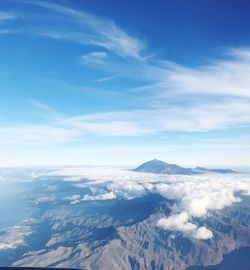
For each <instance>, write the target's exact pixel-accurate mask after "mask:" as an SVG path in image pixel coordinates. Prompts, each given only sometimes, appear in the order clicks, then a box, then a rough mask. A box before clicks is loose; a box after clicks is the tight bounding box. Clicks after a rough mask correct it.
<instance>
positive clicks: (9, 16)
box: [0, 11, 17, 22]
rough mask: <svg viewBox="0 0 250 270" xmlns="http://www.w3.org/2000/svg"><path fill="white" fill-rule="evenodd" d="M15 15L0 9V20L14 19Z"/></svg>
mask: <svg viewBox="0 0 250 270" xmlns="http://www.w3.org/2000/svg"><path fill="white" fill-rule="evenodd" d="M16 18H17V16H16V15H15V14H13V13H9V12H2V11H0V22H1V21H6V20H13V19H16Z"/></svg>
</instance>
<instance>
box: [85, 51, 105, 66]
mask: <svg viewBox="0 0 250 270" xmlns="http://www.w3.org/2000/svg"><path fill="white" fill-rule="evenodd" d="M107 57H108V55H107V53H106V52H91V53H88V54H85V55H82V56H81V62H82V63H83V64H102V63H104V62H105V60H106V59H107Z"/></svg>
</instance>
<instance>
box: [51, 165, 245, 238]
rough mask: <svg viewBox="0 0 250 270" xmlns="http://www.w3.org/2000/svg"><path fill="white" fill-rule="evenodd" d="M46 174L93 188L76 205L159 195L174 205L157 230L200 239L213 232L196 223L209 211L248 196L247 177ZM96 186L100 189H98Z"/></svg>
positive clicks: (109, 171) (95, 171)
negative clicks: (160, 229)
mask: <svg viewBox="0 0 250 270" xmlns="http://www.w3.org/2000/svg"><path fill="white" fill-rule="evenodd" d="M49 175H50V176H61V177H63V179H64V180H65V181H72V185H76V186H78V187H84V188H85V187H89V186H90V187H92V189H91V190H92V191H91V193H90V194H87V195H85V196H84V197H83V198H81V199H80V198H78V197H77V198H76V199H77V200H73V201H75V203H78V202H80V201H83V200H108V199H114V198H123V199H133V198H136V197H141V196H145V195H146V194H149V193H158V194H160V195H162V196H163V197H165V198H167V199H171V200H174V201H175V203H174V205H173V206H172V209H171V214H170V215H169V216H166V217H162V218H161V219H159V220H158V222H157V224H156V227H160V228H162V229H165V230H170V231H178V232H181V233H183V234H184V235H186V236H188V237H193V238H197V239H203V240H206V239H210V238H212V237H213V232H212V231H211V230H209V228H207V227H206V226H203V225H199V223H197V220H201V221H202V222H205V220H206V217H207V216H208V215H209V213H210V212H212V211H216V210H222V209H223V208H225V207H228V206H230V205H232V204H233V203H239V202H241V198H240V194H243V195H247V196H250V176H249V175H248V174H230V175H219V174H204V175H192V176H183V175H171V176H170V175H155V174H149V173H139V172H132V171H128V170H122V169H118V168H66V169H62V170H58V171H53V172H51V173H50V174H49ZM81 179H85V180H81ZM86 179H88V180H86ZM74 180H75V181H74ZM99 184H101V186H102V187H101V188H100V189H98V185H99ZM103 187H105V189H104V188H103Z"/></svg>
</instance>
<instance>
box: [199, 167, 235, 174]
mask: <svg viewBox="0 0 250 270" xmlns="http://www.w3.org/2000/svg"><path fill="white" fill-rule="evenodd" d="M195 170H197V171H200V172H212V173H237V172H236V171H233V170H230V169H208V168H204V167H196V168H195Z"/></svg>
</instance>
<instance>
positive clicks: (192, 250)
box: [0, 179, 250, 270]
mask: <svg viewBox="0 0 250 270" xmlns="http://www.w3.org/2000/svg"><path fill="white" fill-rule="evenodd" d="M48 183H49V184H50V185H52V184H53V186H56V187H57V189H56V191H55V190H54V191H53V196H57V197H58V198H63V197H64V196H70V195H72V194H75V193H76V192H77V191H78V192H79V188H77V187H72V186H71V185H70V183H67V182H61V181H57V180H51V179H50V180H48V181H46V180H42V181H36V182H35V183H32V185H33V192H32V196H31V197H30V198H29V200H30V201H33V200H34V199H36V198H38V197H39V196H40V195H41V194H43V196H46V197H49V196H50V195H51V194H52V191H49V190H47V191H46V189H44V186H45V184H48ZM29 185H31V184H29ZM80 191H81V192H82V193H88V192H89V189H88V188H87V187H86V188H85V189H84V188H81V189H80ZM174 204H175V201H174V200H167V199H166V198H164V197H162V196H161V195H159V194H148V195H146V196H143V197H139V198H135V199H130V200H125V199H113V200H103V201H89V202H87V201H83V202H80V203H77V204H70V203H69V202H65V201H63V200H60V199H58V200H55V201H53V200H51V201H44V202H41V203H39V204H38V205H37V211H36V212H35V214H34V216H33V218H34V219H35V221H33V222H32V223H31V224H30V225H29V227H30V228H31V229H32V234H31V235H27V236H26V237H25V245H22V246H20V247H17V248H16V249H14V250H13V249H6V250H0V265H13V266H35V267H69V268H70V267H71V268H73V267H74V268H79V269H89V270H90V269H91V270H92V269H94V270H99V269H101V270H109V269H119V270H120V269H124V270H127V269H133V270H135V269H137V270H138V269H154V270H156V269H157V270H163V269H164V270H174V269H175V270H184V269H186V268H187V267H189V266H192V265H211V264H217V263H220V262H221V261H222V259H223V256H224V254H227V253H229V252H231V251H233V250H235V249H237V248H239V247H242V246H250V204H249V200H248V199H247V197H246V198H245V199H244V200H243V201H242V202H241V203H239V204H235V205H234V206H232V207H229V208H225V209H224V210H220V211H214V212H212V213H211V214H210V215H209V218H203V219H201V220H197V221H196V222H197V224H199V225H206V227H207V228H208V229H210V230H211V231H212V232H213V234H214V237H213V238H212V239H210V240H199V239H194V238H190V237H186V236H184V235H183V234H182V233H180V232H174V231H167V230H163V229H161V228H159V227H157V226H156V224H157V221H158V220H159V218H161V217H164V216H168V215H169V214H170V208H171V207H172V206H173V205H174Z"/></svg>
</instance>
